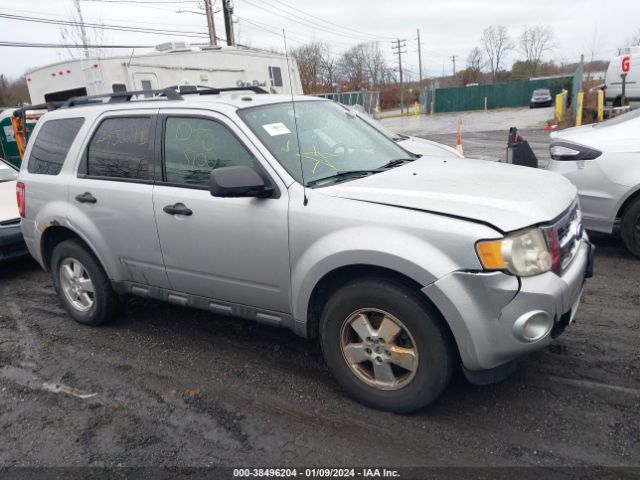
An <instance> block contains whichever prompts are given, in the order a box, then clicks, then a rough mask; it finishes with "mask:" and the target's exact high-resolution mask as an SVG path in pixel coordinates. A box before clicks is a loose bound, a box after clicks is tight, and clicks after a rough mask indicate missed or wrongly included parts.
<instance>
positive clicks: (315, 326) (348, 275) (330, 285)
mask: <svg viewBox="0 0 640 480" xmlns="http://www.w3.org/2000/svg"><path fill="white" fill-rule="evenodd" d="M372 277H377V278H384V279H388V280H390V281H393V282H395V283H399V284H401V285H403V286H404V287H406V288H407V289H409V290H411V291H413V292H415V293H416V294H417V295H418V296H419V297H420V299H421V300H422V301H423V302H424V303H425V305H428V306H429V308H430V309H431V310H432V311H433V312H435V313H436V314H437V316H438V318H437V321H439V322H440V323H441V325H442V326H443V327H444V328H445V330H446V332H447V334H448V335H449V337H450V340H451V343H452V345H454V346H455V354H456V355H457V356H458V357H459V355H460V353H459V350H458V344H457V341H456V338H455V336H454V334H453V331H452V330H451V326H450V325H449V323H448V322H447V320H446V318H445V317H444V316H443V315H442V312H441V311H440V310H439V309H438V307H437V306H436V305H435V304H434V303H433V302H432V301H431V300H430V299H429V298H428V297H427V296H426V295H424V294H422V292H421V291H420V290H421V289H422V288H423V285H421V284H420V283H419V282H418V281H416V280H415V279H413V278H411V277H409V276H408V275H405V274H403V273H401V272H398V271H397V270H393V269H390V268H387V267H381V266H378V265H369V264H354V265H343V266H341V267H338V268H335V269H333V270H331V271H329V272H327V273H326V274H325V275H324V276H323V277H322V278H321V279H320V280H319V281H318V282H317V283H316V285H315V287H314V288H313V291H312V292H311V296H310V297H309V302H308V307H307V318H306V336H307V337H308V338H315V337H317V336H318V333H319V325H320V316H321V315H322V309H323V306H324V304H325V303H326V302H327V300H328V299H329V297H330V296H331V295H332V294H333V293H335V292H336V291H337V290H339V289H340V288H341V287H342V286H343V285H346V284H347V283H348V282H351V281H353V280H356V279H358V278H372Z"/></svg>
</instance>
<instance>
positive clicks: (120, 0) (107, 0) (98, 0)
mask: <svg viewBox="0 0 640 480" xmlns="http://www.w3.org/2000/svg"><path fill="white" fill-rule="evenodd" d="M82 1H83V2H95V3H129V4H137V5H160V4H167V3H172V4H176V3H178V4H180V3H200V0H182V1H179V0H174V1H168V0H154V1H150V2H143V1H141V0H82Z"/></svg>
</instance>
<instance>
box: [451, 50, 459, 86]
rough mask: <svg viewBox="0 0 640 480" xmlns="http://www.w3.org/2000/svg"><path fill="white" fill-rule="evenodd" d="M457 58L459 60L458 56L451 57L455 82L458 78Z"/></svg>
mask: <svg viewBox="0 0 640 480" xmlns="http://www.w3.org/2000/svg"><path fill="white" fill-rule="evenodd" d="M456 58H458V56H457V55H452V56H451V61H452V62H453V79H454V80H455V78H456Z"/></svg>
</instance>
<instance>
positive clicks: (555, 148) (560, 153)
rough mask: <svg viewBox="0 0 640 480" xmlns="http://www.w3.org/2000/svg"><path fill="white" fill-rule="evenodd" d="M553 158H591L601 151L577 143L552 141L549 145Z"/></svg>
mask: <svg viewBox="0 0 640 480" xmlns="http://www.w3.org/2000/svg"><path fill="white" fill-rule="evenodd" d="M549 153H550V154H551V158H552V159H553V160H593V159H594V158H598V157H599V156H600V155H602V152H601V151H599V150H595V149H593V148H589V147H585V146H584V145H578V144H577V143H570V142H560V141H554V142H552V143H551V145H550V146H549Z"/></svg>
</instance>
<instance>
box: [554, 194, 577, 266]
mask: <svg viewBox="0 0 640 480" xmlns="http://www.w3.org/2000/svg"><path fill="white" fill-rule="evenodd" d="M551 228H552V229H553V230H555V232H556V234H557V238H558V244H559V255H560V271H561V272H564V271H565V270H566V269H567V267H568V266H569V264H570V263H571V260H573V257H575V255H576V252H577V251H578V247H579V246H580V240H581V238H582V233H583V227H582V214H581V213H580V208H578V204H577V203H575V204H574V205H573V206H572V207H571V208H570V209H569V210H567V212H566V213H565V214H563V215H562V216H561V217H560V219H559V220H557V221H556V222H555V223H554V224H553V225H552V227H551Z"/></svg>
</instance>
